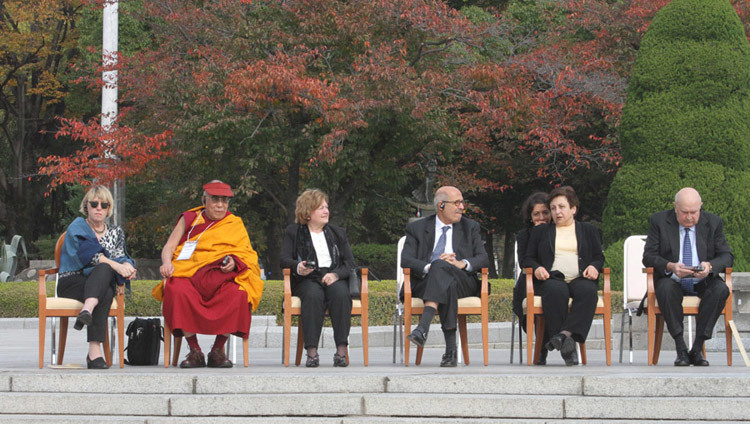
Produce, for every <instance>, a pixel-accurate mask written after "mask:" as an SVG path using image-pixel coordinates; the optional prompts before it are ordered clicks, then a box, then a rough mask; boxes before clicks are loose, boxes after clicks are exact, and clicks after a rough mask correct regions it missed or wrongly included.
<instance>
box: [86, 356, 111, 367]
mask: <svg viewBox="0 0 750 424" xmlns="http://www.w3.org/2000/svg"><path fill="white" fill-rule="evenodd" d="M86 368H88V369H90V370H106V369H107V368H109V365H107V361H105V360H104V358H103V357H101V356H100V357H98V358H96V359H93V360H92V359H89V355H86Z"/></svg>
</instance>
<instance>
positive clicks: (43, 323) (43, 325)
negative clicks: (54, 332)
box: [39, 314, 47, 369]
mask: <svg viewBox="0 0 750 424" xmlns="http://www.w3.org/2000/svg"><path fill="white" fill-rule="evenodd" d="M46 332H47V316H45V315H44V314H39V369H42V368H44V333H46Z"/></svg>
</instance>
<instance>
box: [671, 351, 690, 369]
mask: <svg viewBox="0 0 750 424" xmlns="http://www.w3.org/2000/svg"><path fill="white" fill-rule="evenodd" d="M689 365H690V356H689V355H688V353H687V350H678V351H677V359H675V360H674V366H676V367H687V366H689Z"/></svg>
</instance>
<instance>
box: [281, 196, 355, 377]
mask: <svg viewBox="0 0 750 424" xmlns="http://www.w3.org/2000/svg"><path fill="white" fill-rule="evenodd" d="M295 215H296V221H297V223H296V224H291V225H290V226H288V227H287V228H286V230H285V231H284V241H283V243H282V245H281V267H282V268H289V269H291V271H292V276H291V280H292V281H291V283H292V295H294V296H298V297H299V298H300V300H301V301H302V330H303V332H304V333H305V349H306V350H307V360H306V361H305V366H307V367H317V366H318V365H319V363H320V359H319V356H318V340H320V332H321V331H322V329H323V318H325V311H326V309H328V311H329V314H330V315H331V324H332V326H333V339H334V341H335V342H336V353H335V354H334V355H333V366H335V367H345V366H347V362H346V349H347V346H348V344H349V341H348V339H349V330H350V328H351V319H352V299H351V297H350V296H349V281H348V279H349V273H350V272H351V270H352V269H353V268H354V255H352V250H351V248H350V247H349V241H348V240H347V239H346V232H345V231H344V229H343V228H341V227H336V226H334V225H330V224H328V215H329V213H328V196H326V194H325V193H323V192H322V191H320V190H318V189H307V190H305V191H304V192H303V193H302V194H301V195H300V196H299V197H298V198H297V207H296V211H295Z"/></svg>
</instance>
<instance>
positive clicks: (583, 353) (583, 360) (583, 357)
mask: <svg viewBox="0 0 750 424" xmlns="http://www.w3.org/2000/svg"><path fill="white" fill-rule="evenodd" d="M578 347H579V350H580V351H581V363H582V364H583V365H586V364H587V363H588V361H587V360H586V343H579V344H578ZM607 365H609V364H607Z"/></svg>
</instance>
